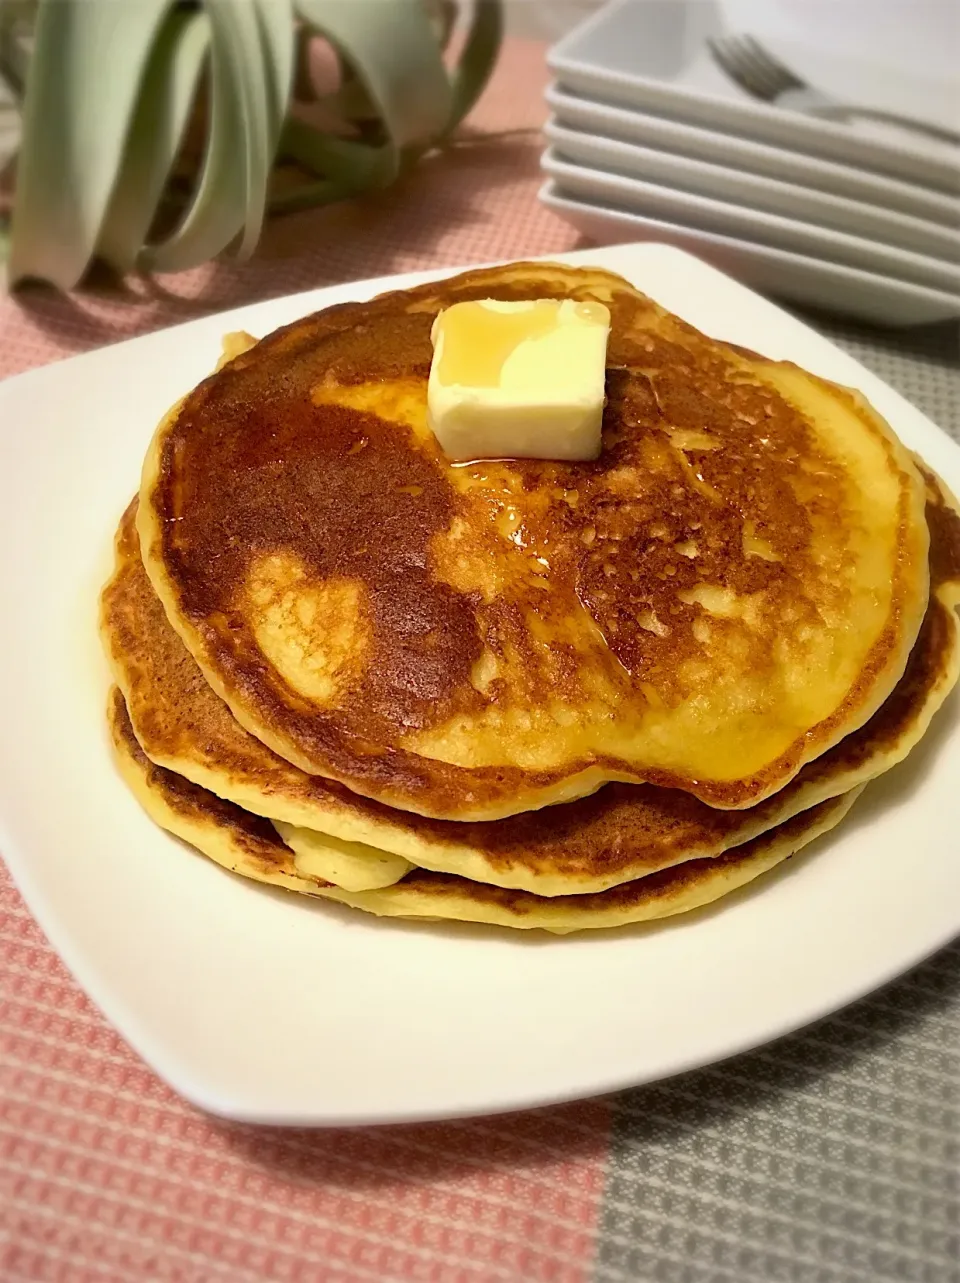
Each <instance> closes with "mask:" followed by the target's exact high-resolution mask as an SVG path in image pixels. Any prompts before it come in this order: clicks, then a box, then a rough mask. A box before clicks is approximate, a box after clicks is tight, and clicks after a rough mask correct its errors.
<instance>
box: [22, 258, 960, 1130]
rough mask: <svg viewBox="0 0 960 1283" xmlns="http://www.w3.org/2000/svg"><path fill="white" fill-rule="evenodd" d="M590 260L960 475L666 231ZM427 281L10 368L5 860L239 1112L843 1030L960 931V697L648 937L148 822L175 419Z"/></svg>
mask: <svg viewBox="0 0 960 1283" xmlns="http://www.w3.org/2000/svg"><path fill="white" fill-rule="evenodd" d="M567 257H568V259H569V261H570V262H574V263H577V262H580V263H596V264H601V265H605V266H608V267H610V268H612V269H613V270H616V271H619V272H623V273H625V274H626V275H627V276H629V277H631V278H632V279H633V280H635V281H636V282H637V284H638V285H640V286H641V287H642V288H644V289H645V290H648V291H649V292H650V293H651V294H652V295H653V296H655V297H656V298H658V299H660V300H661V301H662V302H663V303H665V304H666V305H667V306H668V307H670V308H673V309H674V310H676V311H677V312H679V313H681V314H682V315H684V316H685V317H687V318H688V319H689V320H690V321H691V322H693V323H694V324H696V325H699V326H701V327H703V328H704V329H706V330H708V331H711V332H713V333H715V334H720V335H723V336H724V337H726V338H729V339H731V340H733V341H735V342H738V343H741V344H747V345H749V346H751V347H754V348H759V349H760V350H762V351H764V352H767V353H769V354H770V355H771V356H777V357H791V358H793V359H794V360H796V361H800V362H802V363H803V364H805V365H807V366H809V367H811V368H813V369H815V370H816V371H818V372H819V373H820V374H823V375H826V376H828V377H831V378H835V379H839V380H841V381H842V382H844V383H848V384H856V385H858V386H859V387H861V388H862V389H863V391H864V392H865V393H866V394H867V396H869V397H870V398H871V399H872V400H873V401H874V403H875V404H876V405H877V407H878V409H879V410H880V411H881V412H882V413H883V414H885V415H886V416H887V417H888V418H889V419H890V421H891V422H892V423H893V424H894V426H895V427H896V428H897V430H898V431H899V432H900V433H901V435H902V436H903V438H904V440H905V441H906V442H907V444H908V445H910V446H912V447H914V448H916V449H918V450H920V451H922V452H923V454H924V455H925V456H926V457H927V458H928V459H929V461H930V463H931V464H932V465H933V466H934V467H936V468H937V469H939V470H940V472H941V473H942V474H943V475H944V476H945V477H946V479H947V481H948V482H949V483H950V484H951V485H952V486H953V488H954V489H956V490H960V450H958V449H957V447H956V446H954V445H953V444H952V443H951V442H950V441H949V440H948V439H947V438H946V437H945V436H944V435H943V434H942V433H940V432H939V431H938V430H937V429H936V428H935V427H934V426H933V424H931V423H930V422H929V421H928V420H927V419H925V418H924V416H923V415H922V414H920V413H919V412H918V411H916V410H914V409H912V408H911V407H910V406H909V405H908V404H907V403H906V402H905V401H903V400H902V398H901V397H899V396H898V395H897V394H896V393H895V392H893V391H892V390H891V389H890V388H888V387H886V386H884V384H883V383H881V382H880V381H879V380H878V379H876V378H875V377H873V376H872V375H871V374H869V373H868V372H867V371H866V370H864V369H862V368H861V367H860V366H859V365H858V364H857V363H856V362H855V361H853V360H852V359H851V358H850V357H848V356H845V355H844V354H843V353H841V352H840V351H838V350H837V349H836V348H835V347H834V346H832V345H831V344H830V343H829V342H827V341H826V340H825V339H823V338H820V337H818V336H817V335H816V334H814V333H813V332H812V331H811V330H809V329H807V328H806V327H805V326H804V325H802V324H801V323H800V322H799V321H796V320H794V319H792V318H791V317H789V316H787V315H786V314H785V313H783V312H782V311H780V310H779V309H778V308H776V307H775V306H773V305H772V304H770V303H767V302H765V301H764V300H762V299H760V298H758V297H757V296H756V295H754V294H751V293H750V292H749V291H748V290H746V289H744V288H743V287H742V286H740V285H737V284H735V283H734V282H733V281H731V280H729V279H727V278H726V277H724V276H722V275H721V274H720V273H718V272H715V271H713V270H712V269H711V268H708V267H706V266H705V265H704V264H702V263H700V262H699V261H698V260H696V259H694V258H692V257H689V256H687V255H685V254H681V253H678V252H677V251H676V250H673V249H669V248H665V247H663V246H658V245H643V246H628V247H623V248H620V249H606V250H598V251H596V252H589V253H579V254H573V255H569V256H567ZM427 275H428V274H425V273H424V274H418V275H416V276H404V277H393V278H385V279H381V280H378V281H366V282H362V283H360V284H353V285H347V286H340V287H336V288H333V289H327V290H319V291H316V292H314V293H310V294H302V295H299V296H297V297H291V298H285V299H276V300H272V301H270V302H266V303H261V304H256V305H254V306H250V307H246V308H239V309H237V310H236V311H233V312H230V313H225V314H223V315H221V316H214V317H209V318H205V319H203V320H199V321H194V322H191V323H190V324H188V325H184V326H180V327H178V328H175V329H169V330H165V331H162V332H160V333H158V334H153V335H149V336H147V337H145V338H139V339H133V340H131V341H129V342H126V343H122V344H119V345H117V346H116V347H111V348H105V349H101V350H100V351H97V352H93V353H91V354H89V355H86V356H81V357H77V358H74V359H72V360H69V361H63V362H61V363H60V364H58V365H53V366H49V367H47V368H45V369H40V370H37V371H34V372H32V373H29V374H26V375H22V376H20V377H18V378H15V379H11V380H9V381H8V382H6V383H5V384H3V385H0V424H2V432H0V477H2V484H3V502H2V504H0V599H2V600H3V602H4V609H5V615H4V627H3V629H2V630H0V706H2V708H3V714H4V716H3V724H2V734H0V849H2V850H3V852H4V855H5V856H6V858H7V860H8V862H9V864H10V867H11V869H12V871H13V874H14V876H15V878H16V880H17V882H18V884H19V886H20V887H21V889H22V891H23V893H24V895H25V896H26V898H27V901H28V903H29V904H30V906H31V908H32V909H33V911H34V913H35V914H36V916H37V918H38V919H39V921H40V923H41V925H42V927H43V928H44V930H45V931H46V932H47V934H48V936H49V937H50V939H51V941H52V942H53V944H54V946H55V947H56V948H57V949H58V950H59V951H60V953H61V954H62V956H63V958H64V959H65V961H66V963H67V965H68V966H69V967H70V968H71V970H72V971H73V972H74V974H75V975H76V976H77V978H78V980H79V981H80V983H81V984H82V985H83V986H84V988H85V989H86V990H87V992H88V993H89V994H90V995H91V997H92V998H93V999H94V1000H95V1001H96V1002H97V1003H98V1004H99V1005H100V1007H101V1008H102V1009H103V1011H104V1012H105V1013H106V1015H107V1016H108V1018H109V1019H110V1020H111V1021H113V1023H114V1024H115V1025H116V1027H117V1028H118V1029H119V1030H120V1031H121V1032H122V1033H123V1035H124V1036H125V1037H126V1038H127V1039H128V1040H129V1042H130V1043H131V1044H132V1046H133V1047H134V1048H136V1050H137V1051H138V1052H139V1053H140V1054H141V1055H142V1056H143V1057H144V1059H145V1060H147V1061H148V1062H149V1063H150V1064H151V1065H152V1066H153V1067H154V1068H155V1069H156V1070H157V1072H158V1073H159V1074H160V1075H161V1076H162V1077H163V1078H165V1079H166V1080H167V1081H168V1082H170V1083H171V1084H172V1085H173V1086H174V1087H175V1088H176V1089H177V1090H178V1091H180V1092H182V1093H183V1094H184V1095H185V1096H187V1097H188V1098H189V1099H191V1100H192V1101H194V1102H196V1103H197V1104H199V1105H200V1106H202V1107H204V1108H207V1109H210V1110H213V1111H215V1112H217V1113H220V1114H225V1115H229V1116H232V1117H236V1118H244V1119H254V1120H262V1121H268V1122H278V1123H301V1124H311V1123H322V1124H340V1123H358V1122H371V1121H386V1120H400V1119H413V1118H430V1117H440V1116H445V1115H458V1114H469V1113H474V1112H487V1111H494V1110H504V1109H511V1108H516V1107H520V1106H525V1105H533V1104H536V1103H539V1102H547V1101H553V1100H559V1099H562V1098H568V1097H574V1096H580V1095H587V1094H592V1093H596V1092H602V1091H606V1090H609V1089H612V1088H616V1087H621V1086H625V1085H627V1084H630V1083H637V1082H642V1081H645V1080H651V1079H655V1078H659V1077H662V1076H663V1075H666V1074H672V1073H676V1072H678V1071H679V1070H682V1069H686V1068H689V1067H691V1066H695V1065H700V1064H703V1063H706V1062H708V1061H712V1060H716V1059H718V1058H720V1057H723V1056H728V1055H731V1054H732V1053H734V1052H736V1051H739V1050H741V1049H743V1048H746V1047H749V1046H752V1045H754V1044H756V1043H759V1042H763V1041H765V1040H767V1039H770V1038H773V1037H776V1036H777V1035H779V1034H782V1033H784V1032H786V1031H787V1030H790V1029H793V1028H795V1027H796V1026H798V1025H802V1024H804V1023H806V1022H807V1021H810V1020H814V1019H816V1018H817V1017H819V1016H821V1015H824V1014H825V1013H826V1012H828V1011H831V1010H833V1009H834V1008H836V1007H839V1006H841V1005H842V1004H843V1003H846V1002H849V1001H851V1000H852V999H854V998H856V997H858V996H859V995H860V994H863V993H865V992H866V991H867V990H869V989H872V988H874V987H875V986H876V985H879V984H882V983H883V982H884V981H886V980H887V979H889V978H890V977H892V976H894V975H895V974H897V973H898V972H900V971H902V970H903V969H904V968H906V967H909V966H911V965H912V964H913V963H915V962H917V961H919V960H920V959H921V958H923V957H924V956H925V955H927V954H929V953H930V952H931V951H932V950H934V949H936V948H937V947H938V946H940V945H943V944H945V943H946V942H947V941H948V940H949V939H950V938H951V936H952V935H953V934H954V933H955V932H956V931H957V930H958V929H960V861H958V860H957V859H956V835H957V832H958V831H960V791H958V789H957V787H956V780H957V772H958V770H960V735H958V733H957V730H958V728H957V720H956V719H957V705H956V703H955V702H954V703H952V704H951V706H950V707H949V708H948V709H947V710H945V712H944V713H942V714H941V715H940V717H939V719H938V722H937V725H936V727H935V729H934V731H933V732H932V734H931V735H930V736H929V738H928V740H927V741H926V742H925V743H924V745H923V746H922V747H921V748H920V749H919V750H918V751H917V753H916V754H914V755H913V756H912V757H911V759H910V761H909V763H907V765H906V767H905V768H904V769H901V770H898V771H897V772H896V774H895V775H891V777H889V778H888V779H886V780H885V781H884V782H883V783H882V784H880V785H878V786H876V787H874V788H873V789H872V790H868V792H867V794H866V795H865V796H864V798H863V799H861V801H860V802H859V803H858V807H857V809H856V810H855V811H854V813H853V815H852V816H851V817H850V819H849V821H848V822H847V824H846V825H845V826H844V827H842V828H841V829H840V830H838V831H837V833H836V834H835V835H833V836H832V837H831V838H830V839H828V840H826V841H823V842H821V843H819V844H818V845H817V848H816V849H811V851H810V852H809V853H808V854H806V855H803V856H802V857H800V858H798V859H797V860H795V861H792V862H790V864H789V865H788V866H787V867H786V868H785V869H784V870H783V871H782V872H781V873H780V874H779V875H774V876H772V877H768V878H766V879H764V880H763V881H762V882H760V883H759V884H757V885H756V886H755V888H753V890H752V891H749V892H748V893H746V894H741V895H737V896H736V897H733V898H731V900H730V901H729V902H727V903H725V904H724V905H723V907H722V908H720V909H718V910H714V911H707V912H701V913H697V914H695V915H690V916H687V917H683V918H679V919H677V920H676V921H673V922H669V923H666V924H664V925H661V926H659V927H654V928H652V929H646V930H643V929H640V930H626V931H619V932H615V933H611V934H599V935H597V936H590V935H589V934H588V935H587V936H585V937H581V938H573V939H571V940H554V939H550V938H537V939H531V938H526V937H523V936H520V935H515V934H510V933H507V932H502V931H496V930H484V929H470V928H466V929H457V928H455V927H451V928H444V927H441V926H431V925H427V924H424V925H420V926H416V925H404V924H402V923H398V922H377V921H376V920H374V919H372V918H368V917H366V916H365V915H363V914H360V913H351V912H350V911H348V910H341V909H339V908H338V907H337V906H333V905H325V904H322V903H319V902H311V901H309V900H307V899H304V898H301V897H297V896H294V895H290V894H287V893H283V892H275V891H271V890H270V889H267V888H263V887H260V886H257V885H255V884H253V883H251V882H247V881H244V880H242V879H240V878H234V877H231V876H230V875H228V874H226V873H224V872H223V870H221V869H219V868H218V867H216V866H215V865H214V864H212V863H211V862H210V861H208V860H205V859H204V858H203V857H201V856H199V855H197V854H195V853H194V852H193V851H191V850H190V849H189V848H187V847H185V846H183V845H182V844H180V843H178V842H176V841H173V840H172V839H170V838H169V837H167V836H166V835H165V834H164V833H162V832H161V831H160V830H159V829H157V828H155V827H154V825H153V824H152V823H151V822H150V821H149V820H148V819H147V818H146V817H145V815H144V814H143V813H142V811H141V810H140V808H139V806H138V805H137V803H136V802H135V801H134V799H133V798H132V797H131V796H130V794H129V793H128V792H127V790H126V788H125V786H124V785H123V784H122V783H121V781H120V780H119V778H118V777H117V774H116V772H115V770H114V768H113V765H112V763H111V759H110V754H109V751H108V746H107V738H106V733H105V730H104V723H103V704H104V697H105V692H106V686H107V675H106V672H105V667H104V664H103V662H102V661H101V660H100V658H99V652H98V647H97V643H96V638H95V617H96V590H97V587H98V585H99V582H100V580H101V578H102V576H103V575H104V573H105V569H106V563H107V560H108V557H109V545H110V537H111V533H112V528H113V525H114V523H115V521H116V520H117V517H118V516H119V513H120V511H121V509H122V508H123V506H124V504H125V503H126V501H127V499H128V498H129V496H130V494H131V492H132V490H133V489H134V486H135V485H136V479H137V476H138V473H139V469H140V463H141V459H142V457H143V453H144V449H145V447H146V445H147V442H148V440H149V438H150V435H151V433H152V431H153V427H154V424H155V422H156V420H157V419H158V418H159V416H160V415H161V413H162V412H163V411H164V410H165V409H166V407H167V406H168V405H169V404H170V403H171V402H172V401H173V400H174V399H175V398H176V397H177V396H179V395H180V394H181V393H183V392H184V391H185V390H186V389H188V388H189V387H190V386H191V385H192V384H193V383H194V382H195V381H197V380H198V379H200V378H201V377H202V376H203V375H205V374H206V373H207V371H208V370H209V369H210V367H211V366H212V364H213V362H214V360H215V359H216V357H217V355H218V352H219V344H220V336H221V335H222V334H223V333H224V332H225V331H227V330H233V329H238V328H243V329H248V330H250V331H251V332H252V333H254V334H263V333H265V332H266V331H268V330H271V329H273V328H274V327H275V326H277V325H280V324H282V323H285V322H288V321H291V320H293V319H294V318H296V317H298V316H300V315H302V314H303V313H305V312H307V311H309V310H310V309H312V308H316V307H320V306H325V305H328V304H332V303H337V302H342V301H344V300H346V299H351V298H363V297H368V296H370V295H372V294H375V293H377V292H379V291H380V290H383V289H387V288H391V289H392V288H397V287H402V286H406V285H409V284H412V283H414V282H415V281H419V280H422V279H425V278H426V277H427ZM433 275H438V273H433Z"/></svg>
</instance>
